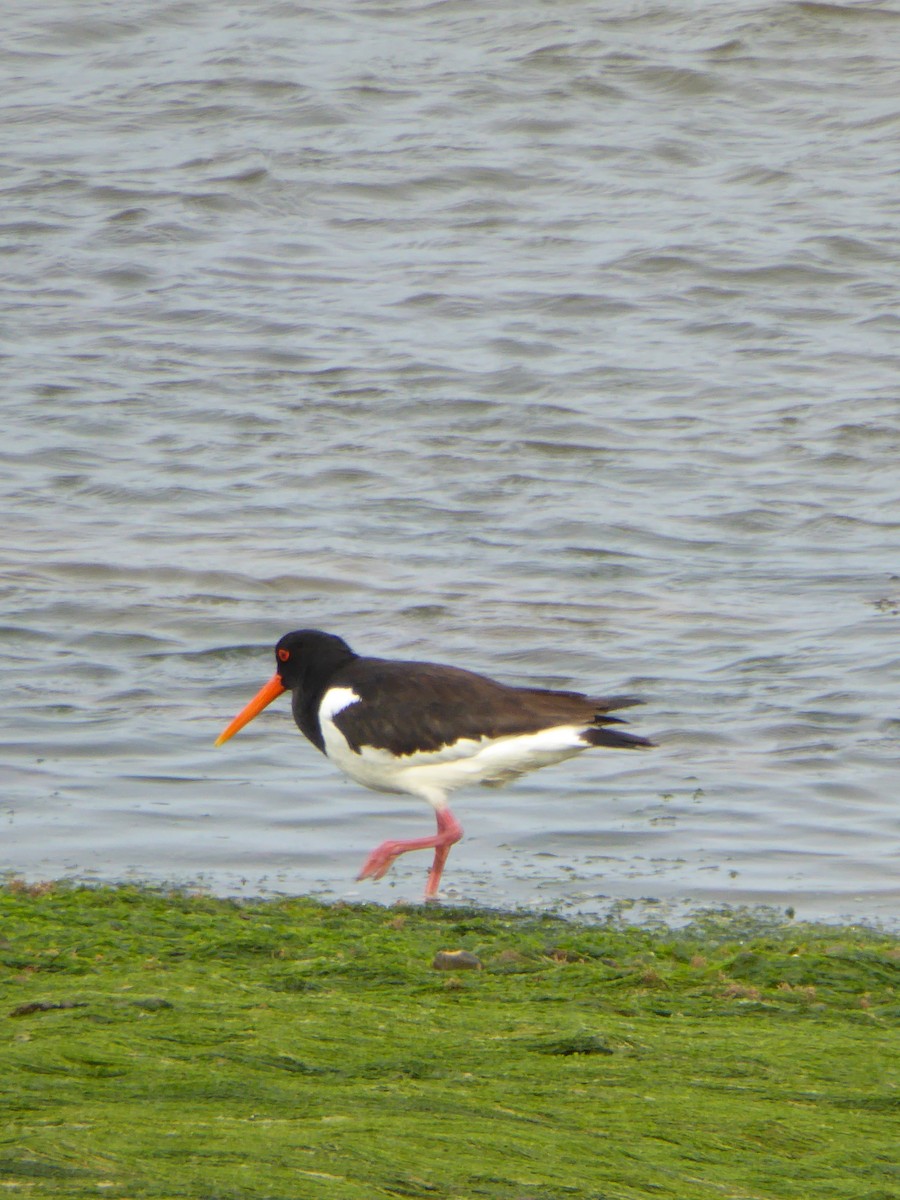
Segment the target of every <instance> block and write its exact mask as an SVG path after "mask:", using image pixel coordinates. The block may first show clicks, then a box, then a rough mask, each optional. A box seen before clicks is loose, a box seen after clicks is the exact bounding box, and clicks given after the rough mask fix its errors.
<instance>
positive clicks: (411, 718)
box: [216, 629, 653, 900]
mask: <svg viewBox="0 0 900 1200" xmlns="http://www.w3.org/2000/svg"><path fill="white" fill-rule="evenodd" d="M285 691H290V692H291V693H292V708H293V713H294V720H295V721H296V722H297V724H298V725H299V727H300V731H301V732H302V733H303V734H304V735H305V736H306V737H307V738H308V739H309V740H310V741H311V742H312V744H313V745H314V746H316V747H317V748H318V749H319V750H321V751H322V753H323V754H325V755H326V756H327V757H328V758H330V759H331V761H332V762H333V763H334V764H335V766H337V767H338V768H339V769H340V770H341V771H343V772H344V774H346V775H349V776H350V778H351V779H355V780H356V782H357V783H361V784H363V785H364V786H365V787H368V788H373V789H374V790H375V791H379V792H400V793H406V794H408V795H411V796H417V797H418V798H419V799H420V800H426V801H427V802H428V803H429V804H430V805H431V806H432V808H433V809H434V811H435V813H436V815H437V833H436V834H435V835H434V836H433V837H422V838H409V839H406V840H403V841H387V842H383V843H382V844H381V845H380V846H378V847H377V848H376V849H375V850H373V851H372V853H371V854H370V855H369V857H368V858H367V859H366V861H365V863H364V864H363V868H362V870H361V871H360V873H359V875H358V877H357V878H359V879H367V878H370V877H371V878H372V879H380V878H381V877H382V875H384V873H385V872H386V871H387V870H388V868H389V867H390V866H391V864H392V863H393V861H394V859H395V858H397V857H398V855H400V854H406V853H407V851H409V850H434V862H433V863H432V866H431V871H430V873H429V875H428V883H427V886H426V888H425V898H426V900H431V899H433V898H434V897H435V896H436V895H437V890H438V886H439V885H440V881H441V873H442V871H443V869H444V864H445V863H446V861H447V855H448V854H449V853H450V847H451V846H452V845H453V844H454V843H455V842H458V841H459V839H460V838H461V837H462V827H461V826H460V824H459V822H458V821H457V820H456V818H455V817H454V816H453V814H452V813H451V811H450V809H449V808H448V807H447V797H448V796H449V795H450V793H451V792H455V791H456V790H457V789H458V788H462V787H470V786H471V785H473V784H476V783H480V784H483V785H484V786H486V787H499V786H502V785H503V784H504V783H508V782H509V781H510V780H512V779H516V778H518V776H520V775H524V774H526V773H527V772H528V771H534V770H537V768H538V767H546V766H549V765H550V764H551V763H557V762H562V760H563V759H566V758H571V757H573V755H576V754H581V753H582V752H583V751H585V750H590V749H591V748H592V747H597V746H599V747H610V748H612V749H624V750H641V749H645V748H647V747H649V746H652V745H653V743H652V742H651V741H648V740H647V738H643V737H638V736H637V735H636V734H633V733H626V732H624V731H623V730H622V729H620V728H613V727H614V726H620V725H622V724H624V722H623V721H622V720H621V719H620V718H618V717H611V716H609V713H610V712H612V711H614V710H616V709H620V708H627V707H629V706H630V705H633V704H640V703H641V701H640V700H638V699H636V698H635V697H633V696H605V697H597V696H583V695H581V693H579V692H561V691H552V690H548V689H545V688H531V687H510V686H509V685H507V684H504V683H497V682H496V681H495V680H493V679H489V678H487V676H485V675H476V674H475V673H474V672H472V671H464V670H461V669H460V668H459V667H448V666H443V665H441V664H439V663H431V662H396V661H393V660H391V659H384V658H363V657H362V656H360V655H358V654H354V652H353V651H352V650H351V649H350V647H349V646H348V645H347V643H346V642H345V641H344V640H343V639H342V638H339V637H335V636H334V635H333V634H330V633H320V632H319V631H318V630H316V629H300V630H297V631H296V632H295V633H288V634H285V636H284V637H283V638H282V639H281V640H280V641H279V642H278V645H277V646H276V647H275V674H274V675H273V676H272V678H271V679H270V680H269V682H268V683H267V684H266V685H265V686H264V687H263V688H262V689H261V690H260V691H259V692H258V693H257V695H256V696H254V698H253V699H252V700H251V701H250V703H249V704H248V705H247V706H246V708H244V709H243V710H242V711H241V712H240V713H239V714H238V715H237V716H236V717H235V718H234V720H233V721H232V722H231V724H230V725H229V726H228V727H227V728H226V729H225V730H224V731H223V732H222V733H221V734H220V736H219V738H218V739H217V741H216V745H217V746H219V745H221V744H222V743H223V742H225V741H227V740H228V739H229V738H230V737H232V736H233V735H234V734H235V733H237V731H238V730H239V729H242V728H243V727H244V725H246V724H247V722H248V721H252V720H253V718H254V717H255V716H257V714H258V713H260V712H262V710H263V709H264V708H265V707H266V706H267V705H268V704H271V702H272V701H273V700H274V699H275V698H276V697H277V696H280V695H281V693H282V692H285Z"/></svg>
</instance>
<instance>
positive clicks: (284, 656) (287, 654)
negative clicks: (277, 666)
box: [278, 646, 291, 662]
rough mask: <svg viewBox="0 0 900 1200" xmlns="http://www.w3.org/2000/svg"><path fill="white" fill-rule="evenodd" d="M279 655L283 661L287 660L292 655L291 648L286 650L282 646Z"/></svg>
mask: <svg viewBox="0 0 900 1200" xmlns="http://www.w3.org/2000/svg"><path fill="white" fill-rule="evenodd" d="M278 657H279V658H280V659H281V661H282V662H287V660H288V659H289V658H290V657H291V652H290V650H285V649H284V647H283V646H282V648H281V649H280V650H279V651H278Z"/></svg>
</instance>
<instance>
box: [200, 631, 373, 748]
mask: <svg viewBox="0 0 900 1200" xmlns="http://www.w3.org/2000/svg"><path fill="white" fill-rule="evenodd" d="M355 657H356V655H355V654H354V653H353V651H352V650H351V649H350V647H349V646H348V645H347V643H346V642H345V641H344V640H343V638H339V637H336V636H335V635H334V634H332V633H321V632H320V631H319V630H318V629H297V630H295V631H294V632H293V633H286V634H285V635H284V637H283V638H280V639H279V641H278V644H277V645H276V647H275V674H274V675H273V676H272V678H271V679H270V680H269V682H268V683H267V684H264V686H263V687H262V688H260V690H259V691H258V692H257V693H256V695H255V696H254V697H253V699H252V700H251V701H250V703H249V704H248V705H247V706H246V707H245V708H243V709H241V711H240V712H239V713H238V715H237V716H236V717H235V718H234V720H233V721H232V722H231V724H230V725H229V726H228V727H227V728H226V729H223V731H222V732H221V733H220V734H219V736H218V737H217V738H216V745H217V746H221V745H222V743H223V742H227V741H228V739H229V738H231V737H234V735H235V734H236V733H237V732H238V730H239V729H243V728H244V726H245V725H246V724H248V723H249V722H250V721H252V720H253V718H254V717H256V716H258V715H259V714H260V713H261V712H262V710H263V709H264V708H266V707H268V705H270V704H271V703H272V701H273V700H275V699H276V698H277V697H278V696H280V695H281V693H282V692H286V691H294V690H295V689H297V688H306V687H310V686H316V685H317V684H319V685H321V684H323V683H324V682H325V681H326V680H327V679H328V678H329V677H330V676H331V675H332V674H333V673H334V672H335V671H336V670H337V669H338V667H341V666H343V665H344V663H346V662H349V661H350V660H351V659H353V658H355Z"/></svg>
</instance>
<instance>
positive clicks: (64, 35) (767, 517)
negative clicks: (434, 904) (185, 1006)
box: [0, 0, 900, 923]
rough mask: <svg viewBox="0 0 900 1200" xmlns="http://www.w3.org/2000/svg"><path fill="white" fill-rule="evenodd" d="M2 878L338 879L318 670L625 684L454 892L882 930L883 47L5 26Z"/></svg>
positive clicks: (798, 32) (888, 435)
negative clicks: (295, 713)
mask: <svg viewBox="0 0 900 1200" xmlns="http://www.w3.org/2000/svg"><path fill="white" fill-rule="evenodd" d="M5 17H6V20H5V30H4V45H3V47H2V49H0V63H2V67H3V71H4V75H5V78H6V79H7V80H8V83H7V85H6V87H5V88H4V90H3V94H2V97H0V104H2V128H3V130H4V135H3V139H2V145H0V165H2V172H0V188H2V208H0V243H2V247H3V250H4V262H5V268H4V271H3V276H2V286H3V291H4V299H3V340H4V346H3V362H2V366H3V377H4V387H3V417H4V421H3V431H4V435H5V436H4V438H3V442H2V447H0V457H2V474H0V493H2V498H3V513H4V516H3V534H2V540H0V546H2V550H0V561H2V600H0V603H2V613H0V655H2V661H3V673H4V680H5V685H4V688H3V695H2V705H3V710H4V734H3V739H2V740H3V759H4V767H3V775H4V782H3V787H2V800H3V808H2V818H3V833H4V837H3V852H2V859H0V865H2V867H3V868H5V869H7V870H9V871H12V872H15V873H18V874H22V875H25V876H27V877H29V878H46V877H56V876H60V875H72V876H76V877H79V878H85V877H86V878H100V879H121V878H138V879H150V880H175V881H180V882H191V883H196V882H200V883H203V884H205V885H206V886H209V887H211V888H213V889H214V890H216V891H220V892H233V891H239V890H244V891H246V892H251V893H253V892H262V893H266V892H272V891H285V892H308V891H313V892H321V893H324V894H326V895H333V896H359V897H363V898H380V899H385V900H387V901H389V902H390V901H393V900H395V899H399V898H417V897H418V896H419V895H420V894H421V888H422V886H423V883H424V876H425V871H426V867H427V861H426V857H425V856H423V855H410V856H408V857H407V858H406V859H404V860H401V862H400V863H399V864H398V866H397V868H396V869H395V870H394V872H393V873H392V876H390V877H389V878H388V879H385V880H384V881H383V882H382V883H381V884H376V885H373V884H356V883H354V874H355V872H356V870H357V869H358V867H359V865H360V864H361V862H362V859H363V857H364V856H365V854H366V853H367V852H368V850H369V849H371V847H372V846H373V845H374V844H375V843H376V842H377V841H378V840H380V839H382V838H383V837H386V836H395V835H399V836H404V835H407V836H414V835H415V834H416V832H418V831H421V832H426V831H429V830H430V829H431V826H432V818H431V815H430V813H429V812H428V810H427V809H426V808H425V807H424V806H422V805H418V804H417V803H416V802H415V801H412V800H409V801H407V800H404V799H402V798H392V797H389V796H381V795H376V794H374V793H367V792H365V791H363V790H362V789H360V788H358V787H356V786H355V785H353V784H351V783H349V782H347V781H345V780H343V779H341V778H340V777H338V776H337V775H336V774H335V773H334V771H333V769H332V768H331V767H330V766H329V764H328V763H327V762H326V761H325V760H324V759H322V758H321V757H320V756H319V755H318V754H317V753H316V752H315V751H314V750H313V749H312V747H310V746H309V745H307V744H306V743H305V742H304V741H303V739H302V738H300V736H299V735H298V734H297V731H296V730H295V729H294V727H293V725H292V723H291V720H290V715H289V712H288V706H287V704H286V703H282V705H281V706H280V707H279V709H278V711H275V706H273V709H272V710H269V712H268V713H267V714H266V715H265V716H264V717H261V718H259V719H258V720H257V721H256V722H254V724H253V725H252V726H250V727H249V728H248V729H247V730H245V731H244V732H243V733H242V734H241V735H240V736H239V737H238V738H237V739H235V741H233V742H230V743H228V745H227V746H226V747H224V748H223V749H220V750H215V749H214V748H213V746H212V742H213V739H214V738H215V736H216V734H217V733H218V732H219V730H220V729H221V727H222V726H223V724H224V723H225V721H226V720H227V719H229V718H230V717H231V716H232V715H233V714H234V712H235V711H237V709H238V708H239V707H240V706H241V705H242V704H243V703H244V702H245V701H246V700H247V699H249V697H250V696H251V695H252V694H253V692H254V691H255V690H256V689H257V687H258V686H259V685H260V684H261V683H262V682H263V681H264V680H265V679H266V678H268V676H269V675H270V674H271V670H272V659H271V650H270V646H271V643H272V642H274V640H275V639H276V638H277V637H278V636H279V635H280V634H281V633H283V632H285V631H286V630H288V629H291V628H295V627H297V626H300V625H304V626H318V627H320V628H324V629H328V630H331V631H333V632H337V633H340V634H342V635H343V636H344V637H346V638H347V639H348V640H349V641H350V642H351V644H353V645H354V646H355V648H357V649H358V650H360V651H362V652H364V653H366V652H367V653H374V654H382V655H396V656H406V657H419V658H422V657H426V658H436V659H444V660H449V661H452V662H456V663H458V664H460V665H463V666H468V667H470V668H474V669H477V670H484V671H487V672H489V673H493V674H495V675H497V676H499V677H500V678H503V679H505V680H508V681H510V682H523V683H527V682H531V683H536V684H546V685H560V686H565V687H577V688H584V689H595V690H596V689H607V690H610V689H615V690H622V689H627V690H633V689H636V690H638V691H640V692H641V693H642V694H644V695H645V696H646V697H647V699H648V704H647V707H646V708H645V709H641V710H636V711H635V714H634V716H633V720H634V721H635V727H636V728H637V729H638V730H639V732H641V733H645V734H649V735H651V736H654V737H655V738H657V739H658V740H659V742H660V743H661V745H660V748H659V749H658V750H656V751H654V752H653V753H652V754H647V755H640V756H637V755H627V754H619V755H615V754H611V753H610V754H606V755H602V754H599V753H598V754H596V755H592V756H585V757H584V758H582V759H580V760H579V761H578V762H570V763H567V764H563V765H562V766H560V767H558V768H553V769H551V770H547V771H544V772H541V773H538V774H536V775H533V776H531V777H529V778H528V779H526V780H524V781H522V782H520V783H518V784H516V785H514V786H513V787H511V788H509V789H508V790H505V791H500V792H496V791H491V792H487V791H480V790H476V791H474V792H471V793H463V794H462V795H461V796H459V797H457V803H456V804H455V805H454V809H455V811H457V813H458V815H459V817H460V819H461V820H462V822H463V824H464V826H465V828H466V833H467V837H466V840H465V841H464V842H463V843H462V844H461V845H460V846H459V847H457V848H456V849H455V850H454V852H453V854H452V855H451V858H450V862H449V865H448V869H447V873H446V875H445V883H446V885H447V893H448V895H450V896H452V897H455V898H458V899H471V900H476V901H478V902H484V903H490V904H509V903H529V904H542V905H543V904H550V905H561V906H563V907H564V908H568V909H576V910H580V911H584V912H602V911H605V910H606V909H607V908H608V906H609V904H610V903H611V902H615V901H622V900H630V899H642V898H643V899H648V898H650V899H658V900H660V901H662V902H664V903H665V904H666V905H671V906H675V907H678V906H684V905H691V904H702V903H708V902H721V901H728V902H736V903H740V902H767V903H773V904H778V905H792V906H794V907H795V908H796V910H797V912H798V914H800V915H803V916H818V917H829V918H830V917H838V916H848V915H849V916H853V917H857V918H861V919H876V920H884V921H888V922H893V923H895V922H896V916H897V911H898V900H900V881H898V869H897V868H898V846H900V830H898V817H897V810H898V805H897V791H898V786H897V783H898V771H897V751H898V735H900V719H898V709H897V684H898V676H900V669H898V668H900V653H898V630H900V625H898V621H900V562H898V546H900V536H898V535H900V509H898V492H900V471H898V461H900V416H898V413H900V402H898V385H897V379H898V371H897V368H898V351H897V345H898V340H897V339H898V333H900V316H898V308H897V298H898V278H900V275H898V238H897V200H896V197H897V176H896V160H897V154H896V148H897V141H896V139H897V131H898V119H900V102H898V98H897V97H898V92H897V78H898V73H897V68H898V59H900V51H898V46H900V11H898V10H897V9H896V8H895V7H889V6H887V5H885V6H880V5H877V4H865V3H859V4H857V3H854V4H845V5H838V4H812V3H773V4H768V5H766V4H760V3H738V4H729V5H722V4H719V3H708V4H704V3H700V4H695V3H686V2H680V3H676V2H673V3H636V2H626V0H613V2H612V3H609V4H605V5H602V6H597V5H593V4H588V3H573V4H566V5H549V4H543V3H529V2H527V0H526V2H525V3H522V2H519V0H517V3H515V4H510V3H497V4H491V5H473V4H470V3H456V2H454V0H445V2H441V3H402V4H401V3H385V4H375V5H369V4H363V3H352V2H350V0H342V2H341V0H338V2H337V3H334V2H332V3H329V4H328V5H323V6H321V7H308V6H304V5H302V4H291V3H287V2H283V3H278V2H276V0H271V2H268V3H266V2H263V3H259V4H253V5H244V4H233V5H224V6H223V5H212V4H207V3H199V2H197V0H178V2H172V3H166V2H160V0H153V2H152V3H151V2H150V0H122V2H120V3H118V4H116V5H115V6H112V5H109V4H105V3H101V2H100V0H93V2H92V3H84V4H77V5H76V4H72V3H62V2H59V0H57V2H56V3H53V2H52V0H51V2H50V3H49V4H48V5H45V6H43V7H41V8H40V9H36V8H34V7H33V6H31V5H25V4H23V3H14V4H12V5H9V6H8V8H7V9H6V10H5Z"/></svg>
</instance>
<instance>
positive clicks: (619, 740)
mask: <svg viewBox="0 0 900 1200" xmlns="http://www.w3.org/2000/svg"><path fill="white" fill-rule="evenodd" d="M613 720H615V718H613ZM581 736H582V738H583V739H584V741H586V742H587V743H588V745H589V746H610V747H612V748H613V749H614V750H649V749H650V748H651V747H652V746H655V745H656V742H651V741H650V739H649V738H644V737H638V735H637V734H636V733H621V732H620V731H619V730H618V729H605V728H603V727H597V726H594V727H592V728H591V729H583V730H582V731H581Z"/></svg>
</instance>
